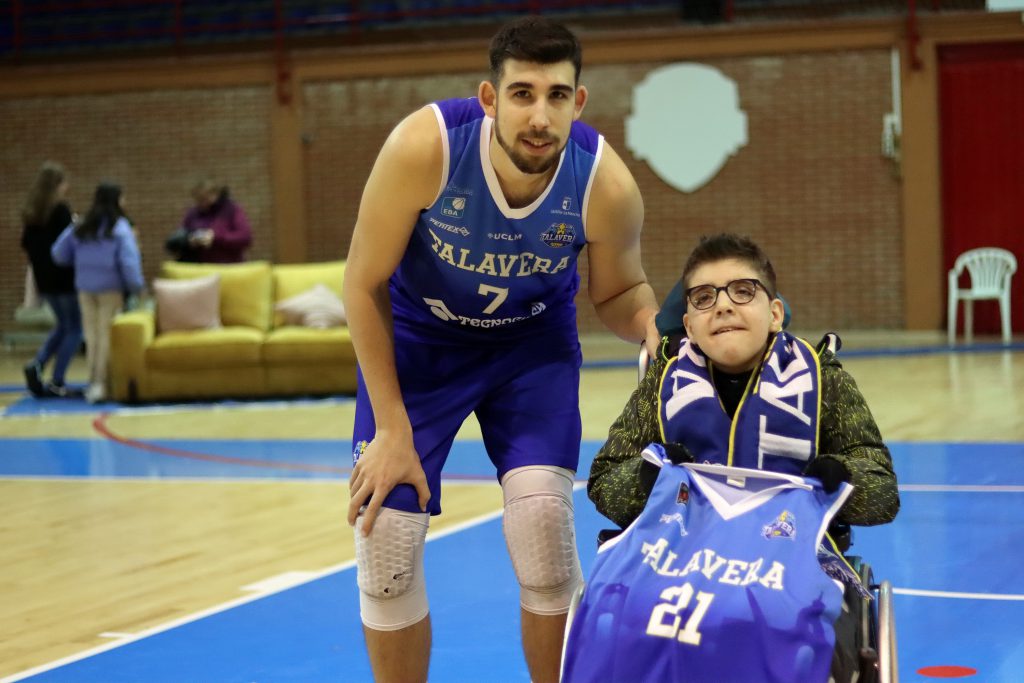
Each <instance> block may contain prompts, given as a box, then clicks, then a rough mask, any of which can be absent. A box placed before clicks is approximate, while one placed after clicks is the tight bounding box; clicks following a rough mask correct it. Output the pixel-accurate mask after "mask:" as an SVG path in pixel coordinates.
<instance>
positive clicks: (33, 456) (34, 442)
mask: <svg viewBox="0 0 1024 683" xmlns="http://www.w3.org/2000/svg"><path fill="white" fill-rule="evenodd" d="M145 443H146V444H149V445H152V446H153V447H155V449H156V450H148V449H147V448H144V447H142V448H140V447H138V446H135V445H131V444H125V443H121V442H118V441H113V440H110V439H103V438H99V437H97V438H91V439H77V438H76V439H38V438H4V439H0V444H2V445H3V447H2V449H0V476H65V477H74V476H78V477H157V478H159V477H168V478H207V477H208V478H234V477H241V478H246V477H253V478H288V477H294V478H303V479H308V478H328V479H334V478H337V477H338V476H340V475H343V474H344V472H343V471H344V470H346V469H347V468H348V467H350V466H351V457H350V455H349V453H350V451H351V444H350V442H349V441H348V440H347V439H345V440H336V439H279V440H237V439H231V440H228V439H159V440H148V441H146V442H145ZM602 444H603V442H602V441H584V442H583V444H582V446H581V448H580V467H579V472H578V474H577V478H578V479H586V477H587V476H588V474H589V472H590V463H591V462H592V461H593V458H594V455H595V454H596V453H597V450H598V449H599V448H600V447H601V445H602ZM889 448H890V450H891V451H892V457H893V463H894V467H895V469H896V473H897V475H898V476H899V481H900V484H917V485H923V484H935V485H970V484H979V485H1024V443H1019V442H1007V443H920V442H892V443H890V444H889ZM168 450H169V451H176V453H167V452H164V451H168ZM207 456H209V457H207ZM237 461H249V462H237ZM964 462H969V463H971V466H970V467H964V466H963V465H962V463H964ZM275 464H277V465H280V466H275ZM445 474H446V476H447V477H448V478H450V479H459V478H466V479H484V480H486V479H491V478H493V476H494V467H493V465H491V462H490V460H489V459H488V458H487V454H486V453H485V452H484V451H483V448H482V444H481V442H480V441H476V440H469V441H463V440H459V441H456V442H455V443H454V445H453V446H452V451H451V454H450V455H449V457H448V463H447V466H446V467H445Z"/></svg>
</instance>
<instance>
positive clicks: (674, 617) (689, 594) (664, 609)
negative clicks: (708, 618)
mask: <svg viewBox="0 0 1024 683" xmlns="http://www.w3.org/2000/svg"><path fill="white" fill-rule="evenodd" d="M693 597H694V595H693V586H691V585H690V584H688V583H684V584H683V585H682V586H669V587H668V588H666V589H665V590H663V591H661V599H662V600H664V602H661V603H658V604H657V605H655V607H654V609H653V610H652V611H651V619H650V621H648V622H647V635H651V636H658V637H659V638H676V639H678V640H679V642H681V643H686V644H687V645H700V630H699V628H700V622H701V620H702V619H703V618H704V613H705V612H707V611H708V607H710V606H711V601H712V600H714V599H715V596H714V595H713V594H711V593H705V592H703V591H698V592H697V606H696V607H695V608H694V609H693V612H691V613H690V616H689V618H687V620H686V624H685V625H683V627H682V628H681V629H680V628H679V627H680V624H681V623H682V617H681V616H680V615H679V613H680V612H681V611H683V610H685V609H686V608H687V607H689V605H690V601H691V600H692V599H693ZM666 617H671V621H666Z"/></svg>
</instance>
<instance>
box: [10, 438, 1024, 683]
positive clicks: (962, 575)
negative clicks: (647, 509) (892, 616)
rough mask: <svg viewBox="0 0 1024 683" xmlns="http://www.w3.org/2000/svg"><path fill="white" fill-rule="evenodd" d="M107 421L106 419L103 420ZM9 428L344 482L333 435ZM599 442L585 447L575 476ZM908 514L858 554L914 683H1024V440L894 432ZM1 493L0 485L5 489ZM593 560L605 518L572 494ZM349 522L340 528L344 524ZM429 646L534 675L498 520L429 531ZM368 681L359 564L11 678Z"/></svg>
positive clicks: (481, 469)
mask: <svg viewBox="0 0 1024 683" xmlns="http://www.w3.org/2000/svg"><path fill="white" fill-rule="evenodd" d="M101 426H102V425H101ZM107 437H108V438H103V439H74V438H64V439H62V438H56V439H30V438H20V439H4V440H3V441H2V442H0V443H2V445H3V449H2V455H0V477H3V478H5V479H10V478H81V477H101V478H113V479H118V478H131V479H134V478H140V477H142V478H147V479H153V478H157V479H159V478H168V479H202V478H210V479H240V478H241V479H247V478H272V479H281V478H290V479H292V478H293V479H307V480H309V479H312V480H317V479H323V478H338V477H342V476H345V472H346V470H345V465H346V463H345V462H343V457H341V455H340V454H344V453H345V452H346V446H347V444H342V443H339V442H337V441H331V440H323V441H317V440H302V441H294V442H290V441H286V440H282V441H278V440H274V441H251V440H238V441H225V440H209V441H204V440H161V441H159V442H142V441H133V440H128V439H123V438H121V437H119V436H118V435H117V434H115V433H113V432H112V431H109V432H108V434H107ZM598 446H599V444H598V443H596V442H586V443H585V444H584V447H583V449H582V450H583V454H582V455H583V462H584V464H583V465H582V467H581V469H582V471H581V474H580V476H581V478H582V477H585V475H586V470H587V469H588V468H589V462H590V460H591V459H592V457H593V454H594V452H596V449H597V447H598ZM890 446H891V448H892V452H893V457H894V460H895V466H896V471H897V473H898V475H899V477H900V484H901V491H902V500H903V507H902V510H901V512H900V515H899V517H898V518H897V520H896V522H895V523H893V524H891V525H888V526H884V527H880V528H873V529H858V530H857V531H856V533H855V538H854V544H855V545H854V548H853V552H855V553H856V554H859V555H861V556H863V557H865V558H866V559H867V560H868V561H869V562H870V563H871V564H872V565H873V566H874V569H875V574H876V578H879V579H881V578H886V579H889V580H890V581H892V583H893V584H894V587H895V589H896V599H895V609H896V625H897V635H898V645H899V648H898V657H899V664H900V672H901V679H902V680H903V681H928V680H934V674H932V675H928V676H925V675H922V674H918V673H917V672H918V671H919V670H925V671H942V669H926V667H948V666H957V667H969V668H970V669H975V670H976V671H977V673H976V674H975V675H973V676H970V677H969V678H968V679H967V680H976V681H985V682H986V683H1016V682H1017V681H1020V680H1024V679H1022V678H1021V674H1020V672H1021V671H1024V639H1022V638H1021V634H1022V633H1024V579H1022V578H1021V577H1022V575H1021V573H1020V570H1019V562H1017V561H1016V558H1018V557H1019V556H1020V553H1021V550H1020V549H1021V547H1022V544H1024V445H1022V444H1020V443H984V444H981V443H979V444H969V443H967V444H965V443H957V444H951V443H892V444H890ZM489 467H490V466H489V463H488V461H487V459H486V456H485V455H484V454H483V446H482V444H481V443H479V442H475V441H458V442H456V446H455V449H454V451H453V454H452V458H451V460H450V461H449V467H448V471H449V473H450V476H451V479H452V480H460V479H461V480H467V481H480V480H484V481H486V480H488V479H489V478H490V476H491V475H490V471H489ZM0 486H2V483H0ZM575 495H576V509H577V526H578V537H579V539H580V547H581V555H582V559H583V562H584V570H585V571H586V570H587V569H589V565H590V562H591V560H592V558H593V555H594V550H595V546H594V545H593V544H592V542H591V539H594V538H595V536H596V533H597V530H598V529H600V528H602V527H604V526H607V524H606V523H604V522H603V521H602V518H600V516H599V515H598V514H597V513H596V512H595V511H594V509H593V506H592V505H591V504H590V502H589V500H587V498H586V495H585V492H584V491H582V490H577V492H576V494H575ZM339 523H343V521H341V520H339ZM428 541H429V542H428V545H427V551H426V572H427V585H428V587H429V593H430V598H431V607H432V620H433V627H434V649H433V658H432V666H431V681H437V682H446V681H451V682H461V681H509V682H512V681H523V682H525V681H528V676H527V673H526V669H525V665H524V664H523V662H522V660H521V656H520V651H519V645H518V642H519V636H518V628H519V626H518V594H517V591H516V590H515V589H514V586H515V580H514V576H513V573H512V568H511V565H510V562H509V561H508V558H507V555H506V552H505V547H504V541H503V539H502V536H501V520H500V517H499V516H498V515H497V514H494V515H489V516H486V517H484V518H481V519H479V520H477V521H476V522H475V523H471V524H468V525H464V526H463V527H461V528H456V529H454V530H450V531H447V532H443V533H441V534H437V535H434V536H431V537H430V538H429V539H428ZM4 680H5V681H16V680H27V681H34V682H40V683H41V682H44V681H53V682H55V683H56V682H60V683H78V682H84V681H90V682H97V681H102V682H104V683H120V682H125V683H127V682H132V683H138V682H139V681H146V682H147V683H161V682H167V683H171V682H174V683H180V682H181V681H219V682H235V681H237V682H238V683H250V682H252V681H261V682H271V681H309V682H318V681H356V682H358V681H370V680H371V676H370V669H369V663H368V660H367V658H366V655H365V653H364V650H363V642H362V634H361V629H360V621H359V616H358V597H357V589H356V585H355V570H354V567H353V566H352V564H351V563H348V564H344V565H340V566H337V567H333V568H331V569H329V570H327V571H324V572H321V573H320V574H318V575H313V576H302V577H299V579H298V582H297V583H295V584H293V585H288V586H273V587H269V588H264V589H263V590H256V591H255V592H253V593H252V594H251V595H248V596H246V597H243V598H240V599H238V600H236V601H234V602H231V603H227V604H224V605H221V606H218V607H216V608H213V609H210V610H208V611H207V612H205V613H201V614H196V615H189V616H187V617H186V618H183V619H180V620H177V621H176V622H172V623H170V624H166V625H164V626H161V627H159V628H156V629H152V630H151V631H150V632H145V633H142V634H134V635H131V636H127V637H122V638H116V637H115V638H113V639H112V640H111V642H110V644H109V645H107V646H104V647H102V648H98V649H94V650H92V651H86V652H83V653H81V654H80V655H78V656H75V657H71V658H68V659H67V660H65V661H59V662H53V663H51V664H49V665H46V666H43V667H39V668H38V669H36V670H34V671H29V672H22V673H21V674H18V675H15V676H13V677H10V678H7V679H4Z"/></svg>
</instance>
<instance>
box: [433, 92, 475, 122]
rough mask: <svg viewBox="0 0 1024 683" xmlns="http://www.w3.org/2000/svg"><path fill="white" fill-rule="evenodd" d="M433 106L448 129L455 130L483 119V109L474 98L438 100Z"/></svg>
mask: <svg viewBox="0 0 1024 683" xmlns="http://www.w3.org/2000/svg"><path fill="white" fill-rule="evenodd" d="M433 106H434V107H436V108H437V109H438V111H440V112H441V116H442V118H443V119H444V122H445V125H446V126H447V127H448V128H457V127H459V126H464V125H466V124H469V123H473V122H475V121H478V120H480V119H482V118H483V117H484V109H483V107H481V106H480V101H479V100H477V98H475V97H455V98H452V99H447V100H438V101H436V102H434V103H433Z"/></svg>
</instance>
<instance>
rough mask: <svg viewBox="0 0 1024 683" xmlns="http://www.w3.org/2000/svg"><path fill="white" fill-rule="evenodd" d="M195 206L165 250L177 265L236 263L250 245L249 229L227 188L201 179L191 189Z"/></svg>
mask: <svg viewBox="0 0 1024 683" xmlns="http://www.w3.org/2000/svg"><path fill="white" fill-rule="evenodd" d="M192 199H193V200H194V201H195V206H193V207H192V208H191V209H189V210H188V211H187V212H186V213H185V217H184V218H182V221H181V227H180V228H178V229H177V230H176V231H174V233H172V234H171V236H170V237H169V238H168V239H167V243H166V248H167V251H169V252H171V253H172V254H173V255H174V257H175V259H176V260H178V261H186V262H193V263H240V262H242V261H244V260H245V250H246V249H248V248H249V246H250V245H251V244H252V227H251V226H250V225H249V219H248V217H247V216H246V215H245V211H244V210H243V209H242V207H241V206H240V205H239V204H238V202H236V201H235V200H234V199H232V198H231V193H230V192H229V190H228V188H227V186H225V185H223V184H222V183H217V182H215V181H213V180H212V179H210V178H203V179H202V180H200V181H199V182H197V183H196V184H195V186H194V187H193V188H192Z"/></svg>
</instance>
